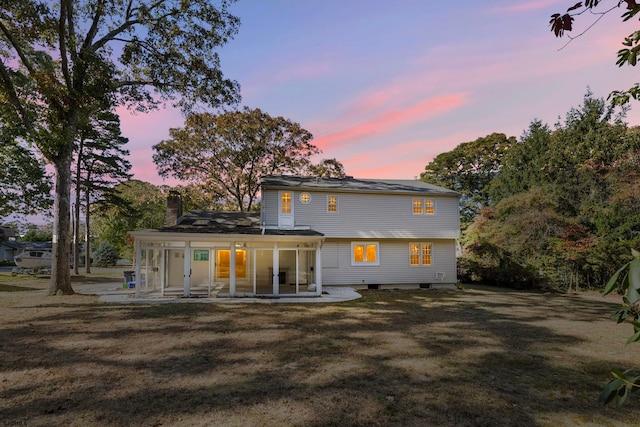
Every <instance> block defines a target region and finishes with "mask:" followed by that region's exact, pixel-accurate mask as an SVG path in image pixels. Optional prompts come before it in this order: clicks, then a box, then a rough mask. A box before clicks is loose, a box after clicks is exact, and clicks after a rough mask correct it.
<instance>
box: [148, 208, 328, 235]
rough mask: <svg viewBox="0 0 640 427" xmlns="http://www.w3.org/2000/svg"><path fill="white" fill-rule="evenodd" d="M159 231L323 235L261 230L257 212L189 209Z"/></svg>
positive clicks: (312, 232)
mask: <svg viewBox="0 0 640 427" xmlns="http://www.w3.org/2000/svg"><path fill="white" fill-rule="evenodd" d="M160 231H166V232H172V233H210V234H247V235H260V234H262V235H266V236H323V234H322V233H319V232H317V231H314V230H271V229H266V230H264V231H263V230H262V228H261V227H260V213H259V212H216V211H191V212H189V213H187V214H186V215H184V216H182V217H180V218H179V219H178V223H177V224H176V225H174V226H172V227H163V228H161V229H160Z"/></svg>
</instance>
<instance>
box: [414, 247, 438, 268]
mask: <svg viewBox="0 0 640 427" xmlns="http://www.w3.org/2000/svg"><path fill="white" fill-rule="evenodd" d="M432 251H433V246H432V245H431V243H410V244H409V265H411V266H420V265H422V266H428V265H431V264H432V261H433V259H432Z"/></svg>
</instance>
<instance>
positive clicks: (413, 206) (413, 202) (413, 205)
mask: <svg viewBox="0 0 640 427" xmlns="http://www.w3.org/2000/svg"><path fill="white" fill-rule="evenodd" d="M416 202H420V212H416V210H417V209H418V203H416ZM411 212H412V213H413V214H414V215H422V214H423V213H424V199H422V198H420V197H412V198H411Z"/></svg>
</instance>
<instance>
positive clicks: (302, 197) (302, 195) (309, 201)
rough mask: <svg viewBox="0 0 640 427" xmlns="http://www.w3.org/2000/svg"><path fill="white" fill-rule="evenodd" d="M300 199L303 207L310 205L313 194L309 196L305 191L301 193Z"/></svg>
mask: <svg viewBox="0 0 640 427" xmlns="http://www.w3.org/2000/svg"><path fill="white" fill-rule="evenodd" d="M298 199H299V200H300V203H302V204H303V205H308V204H309V203H311V199H312V197H311V194H309V193H308V192H307V191H303V192H302V193H300V196H298ZM305 199H306V200H305Z"/></svg>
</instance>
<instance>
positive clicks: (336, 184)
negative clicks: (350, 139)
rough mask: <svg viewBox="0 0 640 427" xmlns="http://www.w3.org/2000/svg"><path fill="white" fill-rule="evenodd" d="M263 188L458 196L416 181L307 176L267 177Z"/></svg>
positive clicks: (449, 191)
mask: <svg viewBox="0 0 640 427" xmlns="http://www.w3.org/2000/svg"><path fill="white" fill-rule="evenodd" d="M261 183H262V187H263V188H274V189H289V188H294V189H299V190H331V191H340V192H361V193H395V194H397V193H406V194H433V195H441V196H455V197H458V196H459V195H460V194H459V193H457V192H455V191H453V190H449V189H446V188H443V187H438V186H437V185H433V184H429V183H426V182H423V181H420V180H417V179H355V178H353V177H346V178H316V177H308V176H288V175H267V176H264V177H262V182H261Z"/></svg>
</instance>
